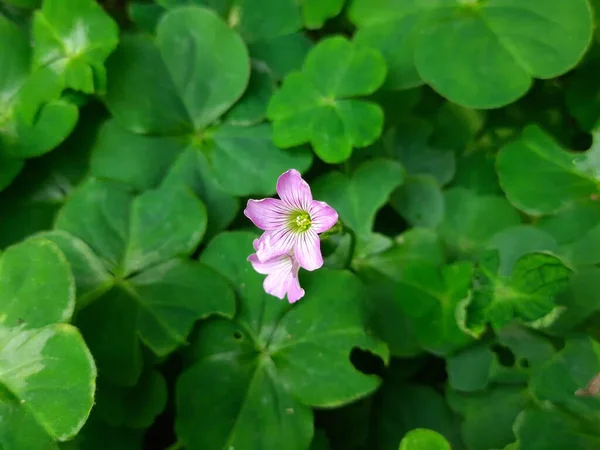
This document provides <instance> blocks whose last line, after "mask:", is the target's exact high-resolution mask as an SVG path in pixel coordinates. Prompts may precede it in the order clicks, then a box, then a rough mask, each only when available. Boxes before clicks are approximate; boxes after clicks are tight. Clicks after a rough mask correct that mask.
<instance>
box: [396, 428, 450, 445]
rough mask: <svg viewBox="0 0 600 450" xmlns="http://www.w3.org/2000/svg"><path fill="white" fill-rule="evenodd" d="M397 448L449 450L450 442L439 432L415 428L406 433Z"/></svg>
mask: <svg viewBox="0 0 600 450" xmlns="http://www.w3.org/2000/svg"><path fill="white" fill-rule="evenodd" d="M399 450H451V447H450V443H449V442H448V441H447V440H446V438H445V437H444V436H442V435H441V434H440V433H438V432H436V431H433V430H427V429H424V428H417V429H415V430H411V431H409V432H408V433H406V436H404V437H403V438H402V441H401V442H400V449H399Z"/></svg>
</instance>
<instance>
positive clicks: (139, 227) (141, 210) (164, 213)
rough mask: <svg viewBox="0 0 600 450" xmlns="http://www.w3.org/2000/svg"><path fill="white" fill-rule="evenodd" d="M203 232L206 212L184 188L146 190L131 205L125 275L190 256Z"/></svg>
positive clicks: (199, 202) (124, 264)
mask: <svg viewBox="0 0 600 450" xmlns="http://www.w3.org/2000/svg"><path fill="white" fill-rule="evenodd" d="M205 230H206V209H205V208H204V205H203V204H202V202H201V201H200V200H198V198H197V197H196V196H195V195H194V194H193V193H191V192H189V191H187V190H183V189H167V188H162V189H157V190H149V191H146V192H144V193H143V194H141V195H140V196H138V197H136V199H135V200H134V201H133V203H132V205H131V216H130V221H129V239H128V242H127V249H126V250H125V256H124V263H123V266H124V267H123V270H124V272H125V274H131V273H134V272H138V271H140V270H143V269H145V268H148V267H150V266H153V265H155V264H157V263H159V262H161V261H165V260H167V259H170V258H173V257H176V256H186V255H189V254H191V253H192V252H193V251H194V249H195V248H196V246H197V245H198V242H200V241H201V240H202V237H203V236H204V231H205Z"/></svg>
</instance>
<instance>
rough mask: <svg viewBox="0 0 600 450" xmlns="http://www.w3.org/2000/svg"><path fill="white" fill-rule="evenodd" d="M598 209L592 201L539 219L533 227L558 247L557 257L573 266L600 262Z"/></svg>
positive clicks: (599, 212) (599, 213)
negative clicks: (550, 236) (558, 254)
mask: <svg viewBox="0 0 600 450" xmlns="http://www.w3.org/2000/svg"><path fill="white" fill-rule="evenodd" d="M599 223H600V208H599V207H598V205H597V204H596V202H587V203H584V204H577V205H574V206H573V207H572V208H568V209H566V210H563V211H561V212H559V213H557V214H555V215H552V216H546V217H542V218H541V219H540V221H539V222H538V223H537V224H536V226H537V227H538V228H540V229H542V230H544V231H546V232H548V233H550V234H551V235H552V236H553V237H554V238H555V239H556V241H557V242H558V243H559V245H560V255H561V256H563V257H564V259H565V260H567V261H569V262H570V263H571V264H572V265H574V266H586V265H594V264H598V263H599V262H600V252H598V251H594V250H595V249H597V248H599V247H598V245H600V225H598V224H599Z"/></svg>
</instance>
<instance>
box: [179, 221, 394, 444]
mask: <svg viewBox="0 0 600 450" xmlns="http://www.w3.org/2000/svg"><path fill="white" fill-rule="evenodd" d="M254 238H255V235H254V234H252V233H247V232H240V231H238V232H228V233H222V234H220V235H219V236H217V237H216V238H215V239H214V240H213V241H212V242H211V243H210V244H209V246H208V247H207V248H206V250H205V251H204V253H203V254H202V256H201V261H202V262H204V263H206V264H208V265H210V266H212V267H213V268H215V269H216V270H217V271H219V272H220V273H222V274H223V275H225V276H227V277H228V278H229V279H230V280H231V282H232V283H233V284H234V286H235V287H236V291H237V294H238V296H239V298H240V301H241V302H240V303H241V304H240V309H239V311H238V313H237V315H236V317H235V319H234V320H232V321H229V320H222V319H219V320H212V321H208V322H206V323H204V324H203V326H202V327H201V328H200V329H199V332H198V335H197V336H196V339H195V342H194V345H193V347H192V349H191V351H190V352H189V354H188V358H189V360H190V363H191V365H190V366H189V367H188V368H187V369H186V371H185V372H184V373H183V374H182V375H181V377H180V378H179V379H178V382H177V408H178V411H177V422H176V429H177V433H178V436H179V438H180V440H181V442H183V443H185V445H186V446H189V447H190V448H200V447H202V448H204V447H215V448H216V447H219V448H228V447H230V446H232V447H235V448H236V449H239V450H244V449H252V448H256V447H260V448H263V447H264V448H266V447H270V446H273V445H276V446H277V447H278V448H282V449H304V448H308V446H309V444H310V441H311V438H312V435H313V422H312V421H313V419H312V411H311V409H310V406H317V407H334V406H337V405H341V404H344V403H347V402H351V401H353V400H357V399H359V398H361V397H364V396H366V395H367V394H369V393H371V392H373V390H374V389H376V388H377V386H378V384H379V380H378V378H377V377H376V376H373V375H365V374H363V373H361V372H359V371H358V370H356V369H355V368H354V367H353V365H352V364H351V362H350V359H349V357H350V352H351V350H352V349H353V348H355V347H359V348H363V349H366V350H370V351H371V352H373V353H375V354H377V355H379V356H381V357H382V358H383V359H384V361H385V362H387V359H388V354H387V349H386V347H385V345H383V344H382V343H381V342H379V341H377V340H375V339H374V338H372V337H371V336H369V335H368V334H367V332H366V330H365V328H364V320H365V317H364V306H365V305H363V304H362V298H363V295H364V287H363V286H362V285H361V283H360V282H359V281H358V280H357V279H356V277H355V276H353V275H352V274H351V273H349V272H346V271H334V270H322V271H319V272H315V273H310V274H309V276H308V277H307V280H305V282H303V286H304V288H305V290H306V292H307V297H306V298H304V299H302V300H301V301H300V302H298V303H297V304H296V305H294V306H293V307H290V305H289V304H288V303H286V302H280V301H277V300H276V299H274V298H273V297H272V296H269V295H268V294H266V293H265V292H264V290H263V288H262V279H261V277H260V275H258V274H256V273H255V272H254V271H253V269H252V267H251V265H250V264H249V263H248V262H247V261H246V256H247V254H248V253H250V252H251V251H252V241H253V240H254ZM334 312H335V313H334ZM317 317H321V318H323V317H325V318H327V319H326V320H320V321H319V320H315V319H316V318H317ZM223 354H228V355H229V356H228V357H227V358H222V357H219V356H218V355H223ZM217 378H218V380H220V381H219V382H216V380H217ZM266 399H268V401H266ZM216 403H218V404H220V405H221V407H220V408H219V409H217V410H214V412H213V416H212V420H211V421H210V423H208V422H201V423H198V422H197V421H196V420H194V417H195V416H196V414H198V413H199V412H200V411H204V410H205V409H206V408H207V407H209V405H214V404H216ZM259 410H260V411H261V413H260V415H258V416H257V415H256V411H259ZM257 417H260V423H261V424H262V425H261V427H257V426H256V418H257ZM265 430H269V431H268V432H266V433H265Z"/></svg>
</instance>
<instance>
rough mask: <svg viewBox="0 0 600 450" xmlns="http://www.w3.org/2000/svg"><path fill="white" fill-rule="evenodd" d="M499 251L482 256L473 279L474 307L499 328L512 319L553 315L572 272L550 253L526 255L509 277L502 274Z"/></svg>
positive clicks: (533, 319) (518, 261)
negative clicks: (555, 300)
mask: <svg viewBox="0 0 600 450" xmlns="http://www.w3.org/2000/svg"><path fill="white" fill-rule="evenodd" d="M499 270H500V259H499V256H498V252H497V251H496V250H490V251H487V252H485V253H484V255H483V256H482V257H481V259H480V261H479V263H478V266H477V271H476V277H475V280H474V289H475V296H474V302H473V304H472V308H474V309H477V310H479V311H483V312H482V314H483V316H484V318H485V319H484V320H485V321H488V322H490V323H491V324H492V326H493V327H494V328H496V329H500V328H502V327H504V326H505V325H507V324H508V323H509V322H511V321H512V320H513V319H520V320H522V321H524V322H532V321H535V320H537V319H540V318H542V317H543V316H545V315H546V314H548V313H550V312H551V311H552V309H553V307H554V306H555V304H554V297H555V296H556V295H557V294H559V293H560V292H562V291H563V290H565V289H566V287H567V286H568V283H569V277H570V276H571V274H572V272H573V270H572V269H570V268H569V267H567V266H566V265H565V264H564V263H563V262H562V261H561V259H560V258H558V257H557V256H555V255H553V254H552V253H549V252H532V253H527V254H525V255H523V256H521V257H520V258H518V259H517V260H516V262H515V263H514V265H513V266H512V268H511V270H510V275H503V274H502V273H500V272H499Z"/></svg>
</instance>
